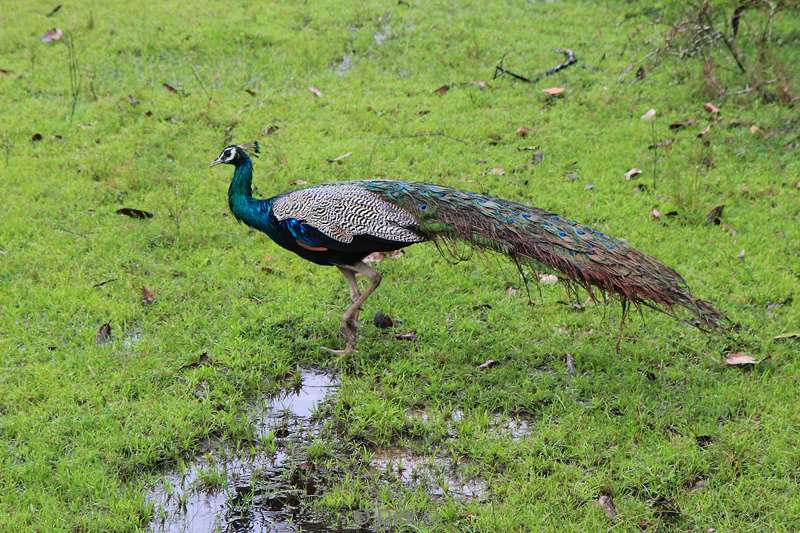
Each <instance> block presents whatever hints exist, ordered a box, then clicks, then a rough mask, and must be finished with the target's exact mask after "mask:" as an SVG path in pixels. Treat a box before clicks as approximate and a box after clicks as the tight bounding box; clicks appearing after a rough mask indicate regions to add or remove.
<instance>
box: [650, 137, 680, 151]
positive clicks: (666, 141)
mask: <svg viewBox="0 0 800 533" xmlns="http://www.w3.org/2000/svg"><path fill="white" fill-rule="evenodd" d="M674 142H675V139H661V140H660V141H658V142H657V143H655V144H651V145H650V146H648V147H647V149H648V150H655V149H656V148H666V147H667V146H671V145H672V143H674Z"/></svg>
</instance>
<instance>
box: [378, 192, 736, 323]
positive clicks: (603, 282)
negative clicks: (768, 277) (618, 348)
mask: <svg viewBox="0 0 800 533" xmlns="http://www.w3.org/2000/svg"><path fill="white" fill-rule="evenodd" d="M365 185H366V186H367V188H369V189H370V190H372V191H373V192H376V193H378V194H381V195H382V196H384V197H386V198H387V199H388V200H391V201H393V202H395V203H397V204H399V205H401V206H402V207H403V208H405V209H407V210H409V211H411V212H412V213H414V215H415V216H416V217H417V218H418V219H419V221H420V225H419V231H420V232H422V233H423V234H425V235H426V236H427V237H428V238H430V239H432V240H445V241H451V240H458V241H464V242H467V243H468V244H470V245H472V246H475V247H477V248H481V249H489V250H494V251H498V252H501V253H504V254H506V255H509V256H511V257H512V258H513V259H514V260H515V261H525V262H532V263H534V264H538V265H544V266H545V267H548V268H550V269H553V270H555V271H556V272H558V273H559V274H560V275H561V276H562V277H563V278H566V279H567V280H569V281H571V282H573V283H576V284H578V285H580V286H582V287H584V288H585V289H586V290H587V291H588V292H589V294H590V296H591V297H592V298H595V294H594V291H593V289H595V288H596V289H598V290H600V291H601V292H602V293H603V294H612V295H616V296H617V297H619V298H621V299H622V300H623V301H627V302H631V303H633V304H634V305H637V306H638V305H646V306H648V307H653V308H656V309H658V310H661V311H664V312H667V313H669V314H673V316H674V313H672V310H673V309H674V308H675V307H681V308H684V309H686V310H688V311H689V312H690V313H691V314H692V315H693V317H694V319H695V320H694V321H693V322H692V323H693V325H695V326H697V327H699V328H701V329H715V328H718V327H720V326H721V325H722V324H723V323H724V322H725V317H724V315H723V314H722V313H720V312H719V311H717V310H716V309H715V308H714V307H713V306H712V305H711V304H710V303H709V302H706V301H704V300H700V299H698V298H695V297H694V296H693V295H692V294H691V292H690V291H689V287H688V286H687V284H686V282H685V281H684V279H683V278H682V277H681V276H680V274H678V273H677V272H676V271H675V270H673V269H671V268H670V267H668V266H666V265H664V264H663V263H661V262H660V261H658V260H656V259H655V258H653V257H650V256H648V255H646V254H644V253H642V252H640V251H638V250H636V249H634V248H632V247H630V246H628V245H627V244H626V243H625V242H623V241H621V240H619V239H616V238H614V237H611V236H608V235H605V234H604V233H601V232H599V231H597V230H594V229H592V228H590V227H587V226H584V225H582V224H578V223H577V222H574V221H572V220H568V219H566V218H563V217H561V216H559V215H556V214H554V213H550V212H548V211H544V210H542V209H538V208H535V207H530V206H527V205H524V204H520V203H516V202H510V201H507V200H502V199H498V198H493V197H490V196H485V195H480V194H476V193H469V192H464V191H461V190H458V189H452V188H448V187H441V186H438V185H429V184H423V183H405V182H396V181H370V182H365Z"/></svg>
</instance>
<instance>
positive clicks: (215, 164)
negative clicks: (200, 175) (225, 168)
mask: <svg viewBox="0 0 800 533" xmlns="http://www.w3.org/2000/svg"><path fill="white" fill-rule="evenodd" d="M221 164H222V160H221V159H219V158H217V159H215V160H213V161H212V162H211V164H210V165H208V168H211V167H215V166H217V165H221Z"/></svg>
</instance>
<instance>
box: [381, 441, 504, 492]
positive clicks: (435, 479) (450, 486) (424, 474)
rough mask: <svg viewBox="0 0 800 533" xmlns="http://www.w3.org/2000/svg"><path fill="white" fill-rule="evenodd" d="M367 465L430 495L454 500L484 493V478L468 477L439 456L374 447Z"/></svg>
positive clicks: (486, 489)
mask: <svg viewBox="0 0 800 533" xmlns="http://www.w3.org/2000/svg"><path fill="white" fill-rule="evenodd" d="M369 466H370V468H372V469H374V470H377V471H378V472H381V474H382V475H383V476H384V477H387V478H390V479H391V478H393V479H396V480H398V481H400V482H401V483H403V484H404V485H406V486H411V487H415V486H418V487H421V488H423V489H424V490H425V491H426V492H427V493H428V494H430V495H431V496H433V497H445V496H451V497H453V498H454V499H457V500H475V499H477V500H483V499H485V498H486V495H487V493H488V487H487V486H486V482H485V481H483V480H482V479H480V478H477V477H473V478H470V477H469V476H467V475H466V474H465V473H464V472H463V468H462V467H461V465H458V464H454V463H453V462H452V461H450V460H448V459H447V458H445V457H443V456H428V455H421V454H416V453H414V452H412V451H410V450H407V449H404V448H384V449H379V450H374V451H373V452H372V458H371V459H370V462H369Z"/></svg>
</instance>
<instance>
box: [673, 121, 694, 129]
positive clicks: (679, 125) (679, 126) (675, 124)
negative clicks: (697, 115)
mask: <svg viewBox="0 0 800 533" xmlns="http://www.w3.org/2000/svg"><path fill="white" fill-rule="evenodd" d="M695 124H697V119H694V118H685V119H683V120H676V121H675V122H673V123H672V124H670V125H669V129H671V130H679V129H682V128H688V127H689V126H694V125H695Z"/></svg>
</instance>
